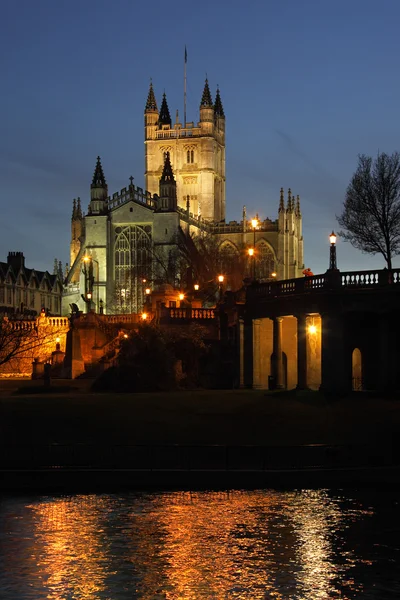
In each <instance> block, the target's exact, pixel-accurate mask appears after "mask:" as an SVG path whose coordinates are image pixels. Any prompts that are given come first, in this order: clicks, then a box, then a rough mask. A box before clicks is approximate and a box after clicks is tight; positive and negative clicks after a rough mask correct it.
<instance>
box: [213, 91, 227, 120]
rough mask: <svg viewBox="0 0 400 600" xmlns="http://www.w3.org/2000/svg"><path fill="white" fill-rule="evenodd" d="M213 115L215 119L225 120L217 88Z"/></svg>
mask: <svg viewBox="0 0 400 600" xmlns="http://www.w3.org/2000/svg"><path fill="white" fill-rule="evenodd" d="M214 115H215V116H216V117H222V118H223V119H224V118H225V113H224V107H223V106H222V102H221V96H220V95H219V87H217V93H216V95H215V104H214Z"/></svg>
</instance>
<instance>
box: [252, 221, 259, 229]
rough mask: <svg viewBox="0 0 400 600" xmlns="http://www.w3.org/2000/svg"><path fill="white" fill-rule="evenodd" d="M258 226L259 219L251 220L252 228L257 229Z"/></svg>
mask: <svg viewBox="0 0 400 600" xmlns="http://www.w3.org/2000/svg"><path fill="white" fill-rule="evenodd" d="M257 225H258V221H257V219H252V220H251V226H252V228H253V229H255V228H256V227H257Z"/></svg>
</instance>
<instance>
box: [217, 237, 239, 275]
mask: <svg viewBox="0 0 400 600" xmlns="http://www.w3.org/2000/svg"><path fill="white" fill-rule="evenodd" d="M219 253H220V266H221V270H222V272H223V273H227V274H228V273H232V272H233V271H234V270H235V268H236V265H237V261H238V257H239V252H238V249H237V248H236V246H234V244H232V243H231V242H224V243H223V244H222V245H221V246H220V250H219Z"/></svg>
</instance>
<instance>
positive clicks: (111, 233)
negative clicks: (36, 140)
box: [63, 81, 304, 314]
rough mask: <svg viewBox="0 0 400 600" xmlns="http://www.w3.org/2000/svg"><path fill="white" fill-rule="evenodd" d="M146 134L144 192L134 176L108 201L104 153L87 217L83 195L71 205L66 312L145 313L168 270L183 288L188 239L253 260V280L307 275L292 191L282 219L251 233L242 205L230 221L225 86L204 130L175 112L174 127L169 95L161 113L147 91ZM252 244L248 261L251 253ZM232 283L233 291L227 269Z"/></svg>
mask: <svg viewBox="0 0 400 600" xmlns="http://www.w3.org/2000/svg"><path fill="white" fill-rule="evenodd" d="M144 129H145V168H146V171H145V182H146V188H147V191H144V190H143V189H142V188H140V187H137V186H135V185H134V184H133V178H130V184H129V185H128V186H127V187H125V188H123V189H122V190H121V191H120V192H116V193H114V194H113V195H109V194H108V186H107V183H106V179H105V176H104V173H103V168H102V165H101V161H100V158H99V157H98V159H97V163H96V167H95V172H94V175H93V180H92V184H91V189H90V203H89V207H88V211H87V213H86V214H84V213H83V212H82V209H81V201H80V199H79V198H78V199H77V200H74V202H73V211H72V221H71V244H70V270H69V273H68V276H67V279H66V285H65V289H64V297H63V312H64V314H67V313H68V312H70V309H71V307H73V308H74V309H75V310H81V311H85V309H86V310H87V309H89V308H91V309H95V310H96V312H99V313H101V312H104V313H109V314H112V313H118V312H136V313H137V312H140V311H141V310H142V309H143V303H144V299H145V288H146V287H147V286H148V285H151V287H152V288H153V289H155V288H156V286H157V283H160V282H161V280H162V277H163V273H164V274H165V273H166V272H167V271H168V272H169V280H168V283H170V284H172V285H173V287H174V288H176V289H179V288H181V289H182V287H183V286H184V285H185V283H184V279H183V278H182V271H181V272H179V269H178V268H177V264H178V262H179V249H178V241H179V239H181V238H182V236H184V237H186V238H187V239H188V238H193V237H195V236H198V235H203V236H212V237H213V239H214V240H216V241H217V245H218V249H219V250H221V253H222V255H223V256H224V257H226V264H228V263H229V262H230V264H232V262H235V261H236V260H239V259H243V260H244V261H247V266H246V269H247V274H248V276H249V277H252V278H254V279H258V280H260V281H267V280H270V279H271V277H272V276H273V275H272V274H273V273H274V276H276V278H277V279H283V278H294V277H301V276H302V270H303V268H304V265H303V238H302V215H301V212H300V200H299V197H298V196H297V197H296V198H295V197H294V196H292V193H291V191H290V190H289V192H288V196H287V200H286V199H285V198H284V193H283V189H282V190H281V195H280V199H279V202H277V204H278V218H277V219H270V218H266V219H264V220H261V219H259V218H258V217H257V225H256V227H253V226H252V224H251V221H250V220H249V218H248V216H247V213H246V208H245V207H243V213H242V219H241V221H231V222H229V223H227V222H226V221H225V207H226V202H225V114H224V109H223V106H222V101H221V97H220V93H219V90H217V93H216V97H215V101H214V102H213V100H212V96H211V92H210V89H209V86H208V82H207V81H206V83H205V86H204V90H203V94H202V97H201V101H200V120H199V122H198V123H197V125H195V124H194V123H193V122H186V123H183V125H182V124H181V123H180V122H179V118H178V116H177V117H176V121H175V123H174V125H172V121H171V117H170V114H169V109H168V104H167V100H166V96H165V94H164V97H163V99H162V103H161V105H160V110H158V105H157V101H156V98H155V94H154V90H153V86H152V85H150V90H149V94H148V98H147V102H146V106H145V111H144ZM251 217H252V218H254V215H251ZM254 246H255V249H254V256H253V257H252V258H251V257H249V256H247V250H248V249H249V248H253V247H254ZM253 260H254V263H253V262H252V261H253ZM174 269H175V271H174ZM171 272H173V276H172V279H173V281H171V276H170V275H171ZM226 283H227V286H228V287H229V285H230V284H229V273H227V277H226Z"/></svg>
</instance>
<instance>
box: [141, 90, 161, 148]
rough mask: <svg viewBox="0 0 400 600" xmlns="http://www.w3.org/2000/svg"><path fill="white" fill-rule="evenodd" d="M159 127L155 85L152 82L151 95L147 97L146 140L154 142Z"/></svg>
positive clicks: (145, 112)
mask: <svg viewBox="0 0 400 600" xmlns="http://www.w3.org/2000/svg"><path fill="white" fill-rule="evenodd" d="M157 125H158V108H157V102H156V97H155V95H154V90H153V84H152V82H150V89H149V94H148V96H147V102H146V106H145V109H144V128H145V134H144V136H145V140H152V139H155V137H156V131H157Z"/></svg>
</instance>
